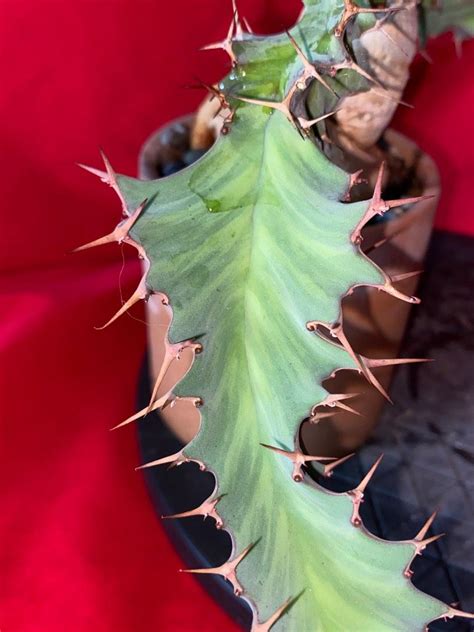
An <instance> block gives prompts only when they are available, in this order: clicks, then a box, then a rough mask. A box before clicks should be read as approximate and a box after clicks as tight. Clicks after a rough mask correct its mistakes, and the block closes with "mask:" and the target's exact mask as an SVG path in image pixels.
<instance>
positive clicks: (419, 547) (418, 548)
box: [403, 511, 444, 579]
mask: <svg viewBox="0 0 474 632" xmlns="http://www.w3.org/2000/svg"><path fill="white" fill-rule="evenodd" d="M437 513H438V512H437V511H434V512H433V513H432V514H431V516H430V517H429V518H428V520H427V521H426V522H425V524H424V525H423V526H422V527H421V529H420V530H419V531H418V533H417V534H416V536H415V537H414V538H413V540H408V542H410V543H411V544H413V545H414V546H415V552H414V553H413V557H412V558H411V560H410V562H409V564H408V565H407V567H406V568H405V570H404V571H403V574H404V575H405V577H406V578H407V579H411V578H412V577H413V571H412V570H411V568H410V566H411V565H412V563H413V560H414V559H415V557H416V556H417V555H421V554H422V553H423V551H424V550H425V549H426V547H427V546H428V544H431V543H432V542H436V540H439V539H440V538H442V537H443V536H444V533H438V534H437V535H433V536H431V537H430V538H427V537H426V534H427V533H428V531H429V529H430V527H431V525H432V524H433V522H434V519H435V518H436V515H437Z"/></svg>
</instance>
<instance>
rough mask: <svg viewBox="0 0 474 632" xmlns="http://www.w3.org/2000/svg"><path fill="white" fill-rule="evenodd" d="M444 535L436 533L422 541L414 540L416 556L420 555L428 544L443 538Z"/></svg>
mask: <svg viewBox="0 0 474 632" xmlns="http://www.w3.org/2000/svg"><path fill="white" fill-rule="evenodd" d="M445 535H446V534H445V533H438V534H437V535H432V536H431V537H430V538H425V539H424V540H416V539H415V540H414V541H413V544H414V545H415V548H416V554H417V555H421V553H422V552H423V551H424V550H425V549H426V547H427V546H428V545H429V544H432V543H433V542H436V541H437V540H439V539H440V538H442V537H444V536H445Z"/></svg>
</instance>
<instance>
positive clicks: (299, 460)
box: [260, 443, 336, 483]
mask: <svg viewBox="0 0 474 632" xmlns="http://www.w3.org/2000/svg"><path fill="white" fill-rule="evenodd" d="M260 445H261V446H262V447H264V448H267V449H268V450H272V451H273V452H276V453H277V454H281V455H282V456H285V457H286V458H287V459H290V461H292V463H293V473H292V478H293V480H294V481H295V482H296V483H301V482H302V480H303V478H304V475H303V465H305V464H306V463H311V462H312V461H320V462H322V461H334V460H336V457H329V456H311V455H309V454H304V453H303V452H301V450H295V451H294V452H290V451H289V450H282V449H281V448H276V447H274V446H272V445H267V444H266V443H261V444H260Z"/></svg>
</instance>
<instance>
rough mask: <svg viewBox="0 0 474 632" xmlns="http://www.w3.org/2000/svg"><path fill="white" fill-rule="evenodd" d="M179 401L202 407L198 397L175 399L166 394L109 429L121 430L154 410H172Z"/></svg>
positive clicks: (170, 394)
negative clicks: (168, 408) (167, 408)
mask: <svg viewBox="0 0 474 632" xmlns="http://www.w3.org/2000/svg"><path fill="white" fill-rule="evenodd" d="M180 401H186V402H191V403H192V404H193V405H194V406H196V408H199V406H201V405H202V400H201V398H200V397H175V396H174V395H172V393H170V392H168V393H165V394H164V395H162V396H161V397H159V398H158V399H157V400H156V401H155V402H154V403H153V405H152V406H151V407H150V406H146V407H145V408H142V409H141V410H140V411H138V413H135V414H134V415H132V416H131V417H128V418H127V419H125V421H122V422H121V423H119V424H118V425H117V426H114V427H113V428H111V430H117V428H122V427H123V426H126V425H128V424H130V423H132V422H133V421H136V420H137V419H140V418H141V417H144V416H145V415H148V413H150V412H152V411H154V410H163V409H164V408H166V407H168V406H169V407H170V408H173V407H174V406H175V405H176V403H177V402H180Z"/></svg>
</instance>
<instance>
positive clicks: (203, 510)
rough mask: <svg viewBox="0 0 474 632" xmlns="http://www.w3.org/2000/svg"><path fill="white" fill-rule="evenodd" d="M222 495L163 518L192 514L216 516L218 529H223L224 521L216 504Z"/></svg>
mask: <svg viewBox="0 0 474 632" xmlns="http://www.w3.org/2000/svg"><path fill="white" fill-rule="evenodd" d="M221 498H222V496H218V497H217V498H214V499H208V500H205V501H204V502H203V503H202V504H201V505H199V507H196V508H195V509H190V510H189V511H183V512H181V513H176V514H172V515H170V516H161V517H162V518H163V520H174V519H176V518H190V517H192V516H203V517H204V520H205V519H206V518H214V520H215V522H216V529H222V527H223V526H224V522H223V520H222V518H221V517H220V516H219V514H218V513H217V509H216V505H217V503H218V502H219V501H220V499H221Z"/></svg>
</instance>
